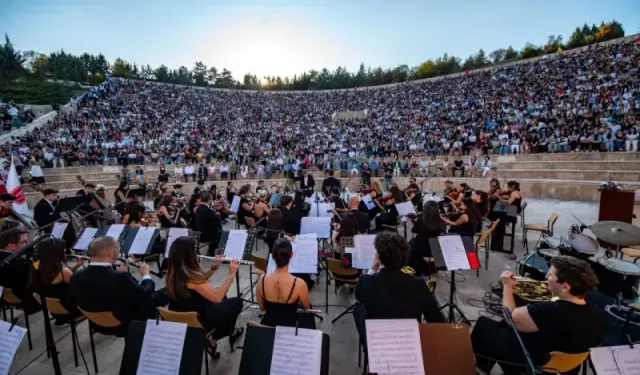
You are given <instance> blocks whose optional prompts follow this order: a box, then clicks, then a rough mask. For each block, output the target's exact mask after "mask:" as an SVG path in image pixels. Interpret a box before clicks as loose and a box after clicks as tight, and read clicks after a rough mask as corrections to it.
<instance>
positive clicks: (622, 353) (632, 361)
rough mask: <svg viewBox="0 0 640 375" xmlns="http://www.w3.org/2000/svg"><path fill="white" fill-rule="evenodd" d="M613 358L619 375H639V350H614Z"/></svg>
mask: <svg viewBox="0 0 640 375" xmlns="http://www.w3.org/2000/svg"><path fill="white" fill-rule="evenodd" d="M613 357H614V358H615V360H616V365H618V370H620V374H621V375H640V348H634V349H631V348H629V347H627V348H625V349H622V348H620V349H615V350H614V351H613Z"/></svg>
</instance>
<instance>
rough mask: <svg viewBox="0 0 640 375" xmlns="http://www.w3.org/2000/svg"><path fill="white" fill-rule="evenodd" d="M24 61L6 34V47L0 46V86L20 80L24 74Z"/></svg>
mask: <svg viewBox="0 0 640 375" xmlns="http://www.w3.org/2000/svg"><path fill="white" fill-rule="evenodd" d="M23 62H24V59H23V57H22V55H21V54H20V52H18V51H16V50H15V49H14V48H13V44H12V43H11V40H9V35H7V34H4V45H2V46H0V86H1V85H3V84H5V83H9V82H11V81H13V80H14V79H15V78H18V76H20V75H21V74H22V72H23V68H22V63H23Z"/></svg>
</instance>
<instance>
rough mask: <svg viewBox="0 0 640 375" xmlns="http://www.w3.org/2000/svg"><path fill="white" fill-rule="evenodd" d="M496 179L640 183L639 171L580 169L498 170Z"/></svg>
mask: <svg viewBox="0 0 640 375" xmlns="http://www.w3.org/2000/svg"><path fill="white" fill-rule="evenodd" d="M495 173H496V177H498V178H508V179H510V180H518V179H521V178H533V179H552V180H562V179H571V180H588V181H595V182H603V181H640V171H639V170H635V171H615V170H612V171H607V170H583V169H582V170H581V169H502V168H498V170H497V172H495Z"/></svg>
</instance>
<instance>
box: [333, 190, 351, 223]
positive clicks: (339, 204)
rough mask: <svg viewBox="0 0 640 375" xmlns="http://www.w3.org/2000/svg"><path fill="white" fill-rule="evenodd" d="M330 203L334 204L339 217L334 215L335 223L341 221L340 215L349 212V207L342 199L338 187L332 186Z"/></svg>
mask: <svg viewBox="0 0 640 375" xmlns="http://www.w3.org/2000/svg"><path fill="white" fill-rule="evenodd" d="M329 203H331V204H333V207H334V209H335V212H337V215H334V217H333V221H334V222H338V221H340V217H339V216H338V215H340V214H342V213H344V212H346V211H348V209H347V205H346V204H345V203H344V200H342V198H340V189H339V188H338V187H337V186H332V187H331V190H330V196H329Z"/></svg>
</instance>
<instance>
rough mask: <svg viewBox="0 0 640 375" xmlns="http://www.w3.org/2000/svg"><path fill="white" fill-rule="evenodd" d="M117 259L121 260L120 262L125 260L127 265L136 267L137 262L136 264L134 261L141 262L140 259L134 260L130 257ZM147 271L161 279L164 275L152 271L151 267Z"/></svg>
mask: <svg viewBox="0 0 640 375" xmlns="http://www.w3.org/2000/svg"><path fill="white" fill-rule="evenodd" d="M118 260H119V261H121V262H126V263H127V264H128V265H130V266H133V267H138V264H136V263H141V262H143V261H142V260H139V261H134V260H131V259H130V258H118ZM149 273H150V274H152V275H153V276H155V277H158V278H160V279H162V278H163V277H164V275H163V274H162V273H161V272H156V271H153V270H151V269H149Z"/></svg>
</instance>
